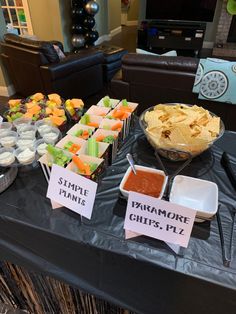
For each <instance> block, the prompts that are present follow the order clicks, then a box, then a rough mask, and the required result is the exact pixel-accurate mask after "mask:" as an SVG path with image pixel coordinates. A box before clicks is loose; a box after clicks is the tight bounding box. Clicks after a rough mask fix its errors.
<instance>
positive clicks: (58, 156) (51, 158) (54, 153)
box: [39, 144, 73, 181]
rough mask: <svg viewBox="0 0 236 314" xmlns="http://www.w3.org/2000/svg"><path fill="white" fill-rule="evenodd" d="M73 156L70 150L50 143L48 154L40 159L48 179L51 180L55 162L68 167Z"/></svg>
mask: <svg viewBox="0 0 236 314" xmlns="http://www.w3.org/2000/svg"><path fill="white" fill-rule="evenodd" d="M72 156H73V155H72V154H71V153H70V152H68V151H66V150H63V149H61V148H58V147H54V146H53V145H51V144H48V146H47V152H46V154H44V155H43V156H42V157H41V158H40V159H39V162H40V166H41V168H42V170H43V173H44V176H45V178H46V180H47V181H49V179H50V174H51V166H52V165H53V164H56V165H58V166H61V167H66V166H67V165H68V164H69V163H70V161H71V158H72Z"/></svg>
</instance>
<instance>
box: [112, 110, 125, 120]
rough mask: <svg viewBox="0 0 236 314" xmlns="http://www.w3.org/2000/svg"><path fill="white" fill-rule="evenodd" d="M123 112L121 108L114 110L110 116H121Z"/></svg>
mask: <svg viewBox="0 0 236 314" xmlns="http://www.w3.org/2000/svg"><path fill="white" fill-rule="evenodd" d="M123 114H124V112H123V111H122V110H114V112H113V113H112V116H113V117H114V118H117V119H119V118H121V117H122V116H123Z"/></svg>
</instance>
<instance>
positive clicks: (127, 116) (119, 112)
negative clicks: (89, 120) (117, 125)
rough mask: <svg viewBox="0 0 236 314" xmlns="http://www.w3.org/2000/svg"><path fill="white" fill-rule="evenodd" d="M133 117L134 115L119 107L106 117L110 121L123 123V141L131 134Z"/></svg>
mask: <svg viewBox="0 0 236 314" xmlns="http://www.w3.org/2000/svg"><path fill="white" fill-rule="evenodd" d="M131 117H132V114H131V113H130V112H127V111H124V110H123V109H121V108H118V107H116V108H115V109H114V110H112V111H110V112H109V113H108V115H107V116H106V118H109V119H118V120H122V121H123V129H122V140H124V139H125V138H126V136H127V135H128V134H129V130H130V123H131Z"/></svg>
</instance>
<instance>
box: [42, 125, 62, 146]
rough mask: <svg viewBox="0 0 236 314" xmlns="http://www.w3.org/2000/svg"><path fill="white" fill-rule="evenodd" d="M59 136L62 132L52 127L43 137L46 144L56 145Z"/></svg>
mask: <svg viewBox="0 0 236 314" xmlns="http://www.w3.org/2000/svg"><path fill="white" fill-rule="evenodd" d="M59 135H60V131H59V130H58V129H57V128H55V127H51V129H50V130H48V132H43V134H42V137H43V140H44V141H45V143H47V144H55V143H56V142H57V140H58V138H59Z"/></svg>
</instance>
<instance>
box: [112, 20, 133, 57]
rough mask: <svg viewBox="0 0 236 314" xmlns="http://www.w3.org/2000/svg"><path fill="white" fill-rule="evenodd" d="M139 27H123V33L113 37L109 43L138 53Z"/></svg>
mask: <svg viewBox="0 0 236 314" xmlns="http://www.w3.org/2000/svg"><path fill="white" fill-rule="evenodd" d="M137 33H138V31H137V26H122V27H121V32H120V33H118V34H117V35H115V36H113V37H112V39H111V40H110V41H108V42H107V43H108V44H110V45H115V46H119V47H122V48H125V49H127V50H128V51H129V52H135V51H136V47H137V45H136V42H137Z"/></svg>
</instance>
